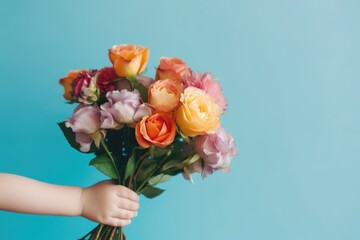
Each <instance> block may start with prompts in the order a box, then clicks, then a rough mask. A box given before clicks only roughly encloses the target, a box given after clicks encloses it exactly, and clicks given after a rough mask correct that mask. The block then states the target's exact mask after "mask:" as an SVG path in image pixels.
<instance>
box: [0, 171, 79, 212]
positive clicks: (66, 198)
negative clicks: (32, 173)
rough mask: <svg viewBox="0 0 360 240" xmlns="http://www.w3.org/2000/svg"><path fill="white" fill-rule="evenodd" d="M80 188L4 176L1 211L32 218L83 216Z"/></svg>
mask: <svg viewBox="0 0 360 240" xmlns="http://www.w3.org/2000/svg"><path fill="white" fill-rule="evenodd" d="M81 193H82V189H81V188H80V187H68V186H59V185H53V184H48V183H43V182H40V181H36V180H33V179H29V178H25V177H21V176H17V175H12V174H3V173H0V210H1V209H2V210H7V211H13V212H21V213H31V214H47V215H64V216H77V215H80V214H81V209H82V205H81Z"/></svg>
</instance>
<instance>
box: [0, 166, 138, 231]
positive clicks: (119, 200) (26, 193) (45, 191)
mask: <svg viewBox="0 0 360 240" xmlns="http://www.w3.org/2000/svg"><path fill="white" fill-rule="evenodd" d="M138 200H139V197H138V195H137V194H136V193H135V192H133V191H131V190H130V189H128V188H126V187H124V186H120V185H114V184H113V182H112V181H102V182H99V183H97V184H95V185H93V186H90V187H88V188H80V187H73V186H60V185H55V184H49V183H44V182H40V181H37V180H34V179H30V178H26V177H22V176H18V175H14V174H5V173H0V210H6V211H12V212H19V213H29V214H44V215H61V216H83V217H85V218H88V219H90V220H93V221H96V222H99V223H102V224H106V225H110V226H116V227H120V226H126V225H128V224H129V223H130V222H131V220H130V219H131V218H133V217H135V216H136V215H137V210H138V208H139V203H138Z"/></svg>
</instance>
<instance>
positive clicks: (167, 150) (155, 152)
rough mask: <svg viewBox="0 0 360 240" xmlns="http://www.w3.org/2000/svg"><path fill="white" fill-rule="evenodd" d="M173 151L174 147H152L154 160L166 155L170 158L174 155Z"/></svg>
mask: <svg viewBox="0 0 360 240" xmlns="http://www.w3.org/2000/svg"><path fill="white" fill-rule="evenodd" d="M172 149H173V148H172V147H166V148H160V147H155V146H151V147H150V155H151V156H152V157H153V158H158V157H162V156H164V155H165V154H167V155H168V156H170V155H171V153H172Z"/></svg>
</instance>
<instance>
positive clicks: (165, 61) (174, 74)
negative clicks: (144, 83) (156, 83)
mask: <svg viewBox="0 0 360 240" xmlns="http://www.w3.org/2000/svg"><path fill="white" fill-rule="evenodd" d="M190 73H191V69H190V68H188V67H186V63H185V62H184V61H183V60H181V59H179V58H169V57H161V58H160V65H159V66H158V67H157V68H156V77H155V79H156V80H159V79H171V80H173V81H177V82H180V83H181V82H182V81H183V78H184V76H185V75H186V74H190Z"/></svg>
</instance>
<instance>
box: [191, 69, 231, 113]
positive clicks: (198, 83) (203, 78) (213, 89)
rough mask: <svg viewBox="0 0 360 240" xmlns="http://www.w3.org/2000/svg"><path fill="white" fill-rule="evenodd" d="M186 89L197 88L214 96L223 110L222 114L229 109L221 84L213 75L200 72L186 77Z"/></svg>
mask: <svg viewBox="0 0 360 240" xmlns="http://www.w3.org/2000/svg"><path fill="white" fill-rule="evenodd" d="M184 87H196V88H199V89H201V90H203V91H205V92H206V93H207V94H209V95H210V96H212V97H213V98H214V99H215V101H216V103H217V104H218V105H219V107H220V108H221V113H224V112H225V110H226V109H227V100H226V98H225V97H224V95H223V92H222V89H221V86H220V84H219V83H218V82H217V81H216V79H215V78H214V76H213V75H212V74H211V73H204V74H201V73H199V72H196V73H193V74H188V75H186V76H185V77H184Z"/></svg>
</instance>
